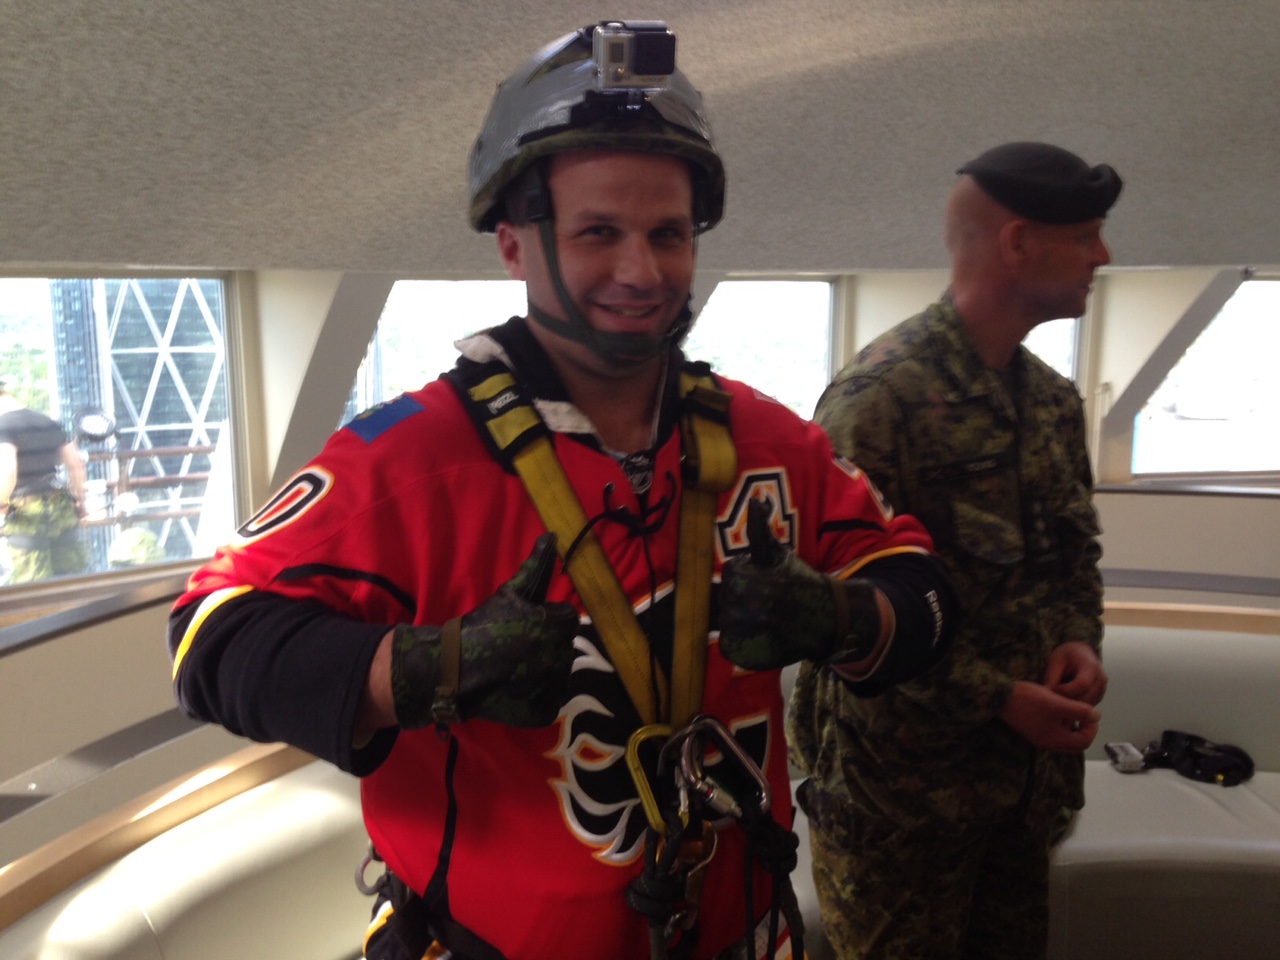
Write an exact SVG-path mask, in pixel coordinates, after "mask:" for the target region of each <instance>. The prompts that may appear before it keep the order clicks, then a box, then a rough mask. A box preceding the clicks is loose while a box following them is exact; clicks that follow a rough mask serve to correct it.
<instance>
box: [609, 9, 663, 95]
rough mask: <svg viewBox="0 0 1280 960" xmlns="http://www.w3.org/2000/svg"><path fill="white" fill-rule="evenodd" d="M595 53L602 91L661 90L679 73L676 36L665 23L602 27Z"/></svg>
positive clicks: (637, 22) (613, 23)
mask: <svg viewBox="0 0 1280 960" xmlns="http://www.w3.org/2000/svg"><path fill="white" fill-rule="evenodd" d="M591 51H592V58H593V59H594V60H595V65H596V75H597V77H598V78H599V84H600V89H601V90H626V89H634V88H640V87H661V86H665V85H666V82H667V77H669V76H671V74H673V73H675V72H676V35H675V34H674V33H672V32H671V31H670V30H668V29H667V25H666V24H665V23H663V22H662V21H661V20H627V21H606V22H604V23H601V24H600V25H599V26H597V27H596V29H595V34H594V36H593V37H592V47H591Z"/></svg>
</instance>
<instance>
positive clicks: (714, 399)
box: [671, 373, 738, 730]
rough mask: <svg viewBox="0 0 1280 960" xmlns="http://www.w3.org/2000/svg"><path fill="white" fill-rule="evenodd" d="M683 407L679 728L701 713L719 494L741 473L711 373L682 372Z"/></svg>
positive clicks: (675, 720)
mask: <svg viewBox="0 0 1280 960" xmlns="http://www.w3.org/2000/svg"><path fill="white" fill-rule="evenodd" d="M680 393H681V395H682V396H683V397H684V401H685V412H684V417H683V422H682V424H681V430H682V432H681V438H682V441H683V443H684V450H683V453H684V456H683V460H682V469H683V471H684V492H683V493H682V494H681V498H682V499H681V501H680V552H679V555H678V556H677V559H676V609H675V651H674V652H673V654H672V661H671V662H672V664H676V665H679V667H681V668H682V669H676V670H674V676H673V678H672V689H671V725H672V726H673V727H674V728H675V729H677V730H679V729H681V728H682V727H684V726H685V725H686V724H688V722H689V721H690V720H692V719H693V718H694V716H696V715H697V713H698V711H699V709H700V708H701V705H702V688H703V686H704V685H705V683H706V679H707V632H708V630H709V629H710V620H711V569H712V562H713V560H714V558H715V532H714V526H715V519H716V495H717V494H719V493H721V492H723V491H725V490H728V489H729V488H730V487H731V486H733V482H734V480H735V479H736V477H737V474H738V455H737V451H736V450H735V449H734V446H733V438H732V437H731V436H730V435H729V399H730V398H729V395H728V394H727V393H724V392H723V391H721V390H719V389H718V388H716V386H715V385H714V384H713V383H712V382H711V378H710V377H694V376H692V375H691V374H688V373H682V374H681V375H680Z"/></svg>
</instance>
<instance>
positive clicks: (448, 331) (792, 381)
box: [342, 280, 831, 422]
mask: <svg viewBox="0 0 1280 960" xmlns="http://www.w3.org/2000/svg"><path fill="white" fill-rule="evenodd" d="M526 307H527V302H526V300H525V288H524V284H523V283H520V282H518V281H512V280H494V281H489V280H471V281H457V280H402V281H400V282H399V283H397V284H396V285H395V287H394V288H392V291H391V295H390V296H389V297H388V298H387V305H386V308H385V309H384V310H383V312H382V317H381V318H380V319H379V321H378V329H377V332H376V333H375V334H374V337H373V340H372V342H371V343H370V345H369V350H368V353H366V354H365V359H364V362H363V363H362V364H361V365H360V370H359V372H358V373H357V374H356V383H355V386H354V388H353V390H352V394H351V399H350V400H349V401H348V404H347V409H346V411H345V413H344V415H343V418H342V419H343V422H346V421H347V420H349V419H351V417H353V416H355V415H356V414H357V413H359V412H360V411H361V410H363V409H366V408H367V407H369V406H372V405H373V404H375V403H379V402H381V401H383V400H386V399H389V398H391V397H394V396H396V395H397V394H399V393H402V392H404V391H406V390H416V389H418V388H419V387H421V386H422V385H423V384H424V383H426V382H427V381H429V380H434V379H435V378H436V377H437V376H439V375H440V374H441V373H442V372H444V371H445V370H448V369H450V368H451V367H452V366H453V364H454V360H455V358H456V357H457V350H456V349H455V348H454V345H453V344H454V341H456V340H458V339H460V338H461V337H464V336H467V335H468V334H471V333H475V332H476V331H477V330H480V329H484V328H486V327H491V326H494V325H495V324H498V323H501V322H502V321H503V320H505V319H506V318H507V317H510V316H513V315H523V314H524V313H525V310H526ZM830 317H831V284H829V283H826V282H820V281H758V280H744V281H727V282H724V283H721V284H720V285H719V286H717V287H716V289H715V292H714V293H713V294H712V296H711V298H710V300H709V301H708V302H707V305H706V307H705V308H704V309H703V310H702V312H701V315H700V316H699V317H698V321H697V323H695V324H694V327H693V332H692V333H691V334H690V335H689V339H688V341H687V343H686V345H685V352H686V353H687V354H688V355H689V356H690V357H692V358H693V359H695V360H706V361H707V362H709V363H710V364H711V365H712V366H713V367H714V368H715V369H716V370H719V371H722V372H723V373H724V374H725V375H726V376H728V377H732V378H733V379H735V380H745V381H746V382H748V383H750V384H751V385H752V386H753V387H756V388H758V389H760V390H762V391H764V392H766V393H769V394H770V395H772V396H774V397H776V398H777V399H778V400H780V401H782V402H783V403H785V404H786V405H787V406H789V407H791V409H793V410H795V411H796V412H797V413H799V414H800V415H801V416H804V417H808V416H811V415H812V413H813V408H814V406H815V404H817V402H818V395H819V394H820V393H821V392H822V389H823V388H824V387H825V386H826V385H827V381H828V380H829V379H830V375H829V372H828V371H829V368H828V364H829V361H828V354H829V352H830V348H829V343H830V336H829V327H830Z"/></svg>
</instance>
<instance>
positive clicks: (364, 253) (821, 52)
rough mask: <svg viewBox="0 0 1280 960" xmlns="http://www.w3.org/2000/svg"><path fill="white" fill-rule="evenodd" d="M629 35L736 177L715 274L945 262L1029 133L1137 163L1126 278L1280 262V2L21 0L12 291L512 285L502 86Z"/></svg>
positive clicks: (3, 36)
mask: <svg viewBox="0 0 1280 960" xmlns="http://www.w3.org/2000/svg"><path fill="white" fill-rule="evenodd" d="M628 6H631V5H628ZM626 15H633V16H642V17H648V18H665V19H666V20H667V21H668V22H669V23H670V24H671V26H672V29H673V30H675V32H676V33H677V35H678V37H679V60H680V64H681V67H682V68H683V69H684V71H685V72H686V73H688V74H689V76H690V78H691V79H692V80H693V81H694V83H695V84H696V85H697V86H699V87H700V88H701V90H702V91H703V93H704V95H705V97H706V100H707V104H708V107H709V110H710V112H711V115H712V120H713V123H714V125H715V129H716V133H717V137H718V139H719V143H720V146H721V149H722V151H723V153H724V155H725V158H726V162H727V165H728V169H729V201H728V216H727V218H726V220H725V221H724V223H723V224H722V225H721V226H720V227H719V228H718V229H717V230H716V231H714V232H713V233H712V234H710V235H708V236H707V237H706V239H705V241H704V243H703V246H702V261H703V265H704V266H705V267H710V268H713V269H717V270H744V271H793V270H810V271H818V272H841V271H851V270H858V269H876V268H890V269H893V268H916V267H938V266H942V265H943V263H944V259H943V250H942V245H941V239H940V227H939V220H940V211H941V205H942V202H943V198H944V196H945V194H946V191H947V189H948V188H949V186H950V183H951V181H952V176H953V171H954V169H955V168H956V166H957V165H958V164H959V163H961V162H962V161H964V160H966V159H968V158H969V157H971V156H972V155H974V154H976V153H977V152H979V151H981V150H982V149H985V148H986V147H987V146H990V145H993V144H995V143H997V142H1000V141H1003V140H1011V139H1044V140H1051V141H1054V142H1057V143H1060V144H1062V145H1064V146H1067V147H1069V148H1071V149H1073V150H1075V151H1076V152H1077V153H1080V154H1081V155H1082V156H1084V157H1085V158H1086V159H1087V160H1089V161H1090V162H1101V161H1105V162H1108V163H1111V164H1112V165H1113V166H1115V167H1116V168H1117V169H1118V170H1119V171H1120V173H1121V174H1122V175H1123V176H1124V178H1125V180H1126V188H1125V192H1124V194H1123V195H1122V197H1121V199H1120V202H1119V204H1118V205H1117V207H1116V208H1115V210H1114V211H1113V214H1112V217H1111V222H1110V224H1109V226H1108V239H1109V240H1110V241H1111V244H1112V246H1113V251H1114V255H1115V260H1116V264H1117V265H1119V266H1147V265H1198V264H1206V265H1207V264H1241V265H1274V264H1280V97H1277V91H1278V90H1280V8H1278V7H1277V4H1276V2H1275V0H1231V2H1217V3H1215V2H1211V0H1069V2H1065V0H790V2H788V3H785V4H783V3H778V2H776V0H683V2H671V0H653V2H650V3H648V4H646V5H644V6H643V8H642V9H626V10H620V9H619V8H618V7H616V6H614V5H612V4H610V5H605V4H600V3H593V2H570V0H536V2H509V3H502V4H497V3H485V2H479V0H477V2H472V3H460V2H457V0H399V2H371V0H274V2H269V3H268V2H260V0H243V2H236V0H206V2H203V3H196V2H184V3H179V2H164V3H156V2H154V0H113V2H111V3H97V2H90V0H85V2H74V3H73V2H66V0H42V2H40V3H33V2H28V0H0V267H2V266H4V265H16V264H28V263H39V264H58V263H67V264H78V265H87V264H112V265H126V264H146V265H172V266H178V267H218V268H222V267H228V268H235V267H244V268H297V269H350V270H387V271H395V272H397V273H408V274H419V275H432V274H440V275H448V274H451V273H465V274H476V273H481V272H485V271H489V272H492V271H493V270H494V269H495V267H496V258H495V256H494V254H493V251H492V242H491V241H490V240H489V239H488V238H482V237H476V236H474V235H472V234H470V233H469V232H468V230H467V227H466V223H465V220H464V217H463V211H464V207H465V164H466V154H467V150H468V148H469V146H470V143H471V140H472V138H473V137H474V135H475V132H476V131H477V129H478V128H479V125H480V122H481V120H482V118H483V115H484V112H485V109H486V107H487V105H488V99H489V97H490V95H491V94H492V91H493V88H494V85H495V83H496V82H497V81H498V80H499V79H500V78H501V77H502V76H504V75H505V74H506V73H508V72H509V71H510V70H511V69H512V68H513V67H514V66H515V65H516V64H517V63H519V62H520V61H521V60H522V59H523V58H524V57H525V56H527V55H528V54H529V53H530V52H532V50H533V49H535V48H536V47H537V46H540V45H541V44H542V43H544V42H546V41H548V40H551V39H553V38H554V37H556V36H558V35H560V34H562V33H565V32H567V31H569V30H571V29H573V28H575V27H577V26H581V25H582V24H585V23H587V22H591V21H594V20H599V19H601V18H604V17H616V16H626Z"/></svg>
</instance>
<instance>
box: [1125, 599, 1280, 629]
mask: <svg viewBox="0 0 1280 960" xmlns="http://www.w3.org/2000/svg"><path fill="white" fill-rule="evenodd" d="M1102 622H1103V623H1104V624H1106V625H1107V626H1127V627H1163V628H1165V629H1168V630H1219V631H1223V632H1226V633H1259V634H1265V635H1268V636H1280V610H1263V609H1259V608H1257V607H1219V606H1211V605H1208V604H1196V603H1145V602H1143V603H1137V602H1133V603H1131V602H1127V601H1120V600H1109V601H1107V602H1106V603H1105V604H1104V605H1103V612H1102Z"/></svg>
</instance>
